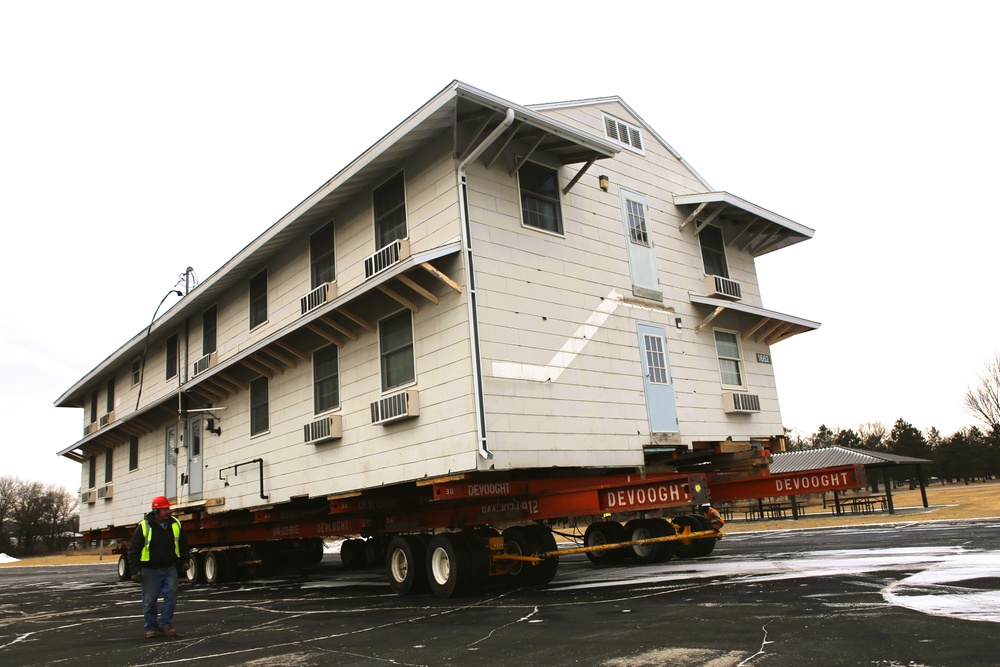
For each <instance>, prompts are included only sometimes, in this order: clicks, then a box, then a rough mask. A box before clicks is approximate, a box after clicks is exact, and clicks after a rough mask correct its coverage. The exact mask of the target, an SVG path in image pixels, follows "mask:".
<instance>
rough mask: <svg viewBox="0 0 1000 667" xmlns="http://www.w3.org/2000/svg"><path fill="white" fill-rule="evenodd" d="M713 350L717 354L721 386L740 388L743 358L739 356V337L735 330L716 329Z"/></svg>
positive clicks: (741, 385) (741, 384)
mask: <svg viewBox="0 0 1000 667" xmlns="http://www.w3.org/2000/svg"><path fill="white" fill-rule="evenodd" d="M715 350H716V352H717V353H718V355H719V373H720V374H721V375H722V386H724V387H739V388H742V387H743V359H742V357H741V356H740V337H739V336H738V335H737V334H736V333H735V332H732V331H720V330H719V329H716V330H715Z"/></svg>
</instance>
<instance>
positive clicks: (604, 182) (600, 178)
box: [597, 174, 611, 192]
mask: <svg viewBox="0 0 1000 667" xmlns="http://www.w3.org/2000/svg"><path fill="white" fill-rule="evenodd" d="M597 181H598V183H600V186H601V189H602V190H604V191H605V192H607V191H608V186H610V185H611V181H610V180H609V179H608V177H607V176H605V175H604V174H601V175H600V176H598V177H597Z"/></svg>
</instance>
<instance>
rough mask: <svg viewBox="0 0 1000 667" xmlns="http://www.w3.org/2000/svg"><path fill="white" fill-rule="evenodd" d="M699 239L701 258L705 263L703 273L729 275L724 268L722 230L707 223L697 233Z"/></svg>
mask: <svg viewBox="0 0 1000 667" xmlns="http://www.w3.org/2000/svg"><path fill="white" fill-rule="evenodd" d="M698 239H699V240H700V241H701V258H702V261H703V262H704V263H705V273H706V274H708V275H710V276H722V277H723V278H728V277H729V269H728V268H726V246H725V243H724V242H723V239H722V230H721V229H719V228H718V227H714V226H712V225H708V226H707V227H705V228H704V229H702V230H701V233H700V234H698Z"/></svg>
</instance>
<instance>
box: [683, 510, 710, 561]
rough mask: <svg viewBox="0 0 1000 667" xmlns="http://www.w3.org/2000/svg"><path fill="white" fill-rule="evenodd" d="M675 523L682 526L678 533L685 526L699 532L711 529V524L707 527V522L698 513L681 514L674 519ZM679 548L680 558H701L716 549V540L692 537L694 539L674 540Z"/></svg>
mask: <svg viewBox="0 0 1000 667" xmlns="http://www.w3.org/2000/svg"><path fill="white" fill-rule="evenodd" d="M706 521H707V520H706ZM674 525H675V526H680V527H681V528H680V529H678V531H677V532H678V533H680V532H681V530H683V527H684V526H687V527H689V528H690V529H691V532H693V533H698V532H701V531H704V530H711V529H712V528H711V524H709V527H708V528H706V527H705V524H704V523H703V522H702V517H700V516H697V515H696V514H686V515H684V516H679V517H676V518H675V519H674ZM674 544H675V545H676V550H677V557H678V558H701V557H702V556H707V555H708V554H710V553H712V550H713V549H715V540H713V539H697V540H695V539H692V540H678V541H676V542H674Z"/></svg>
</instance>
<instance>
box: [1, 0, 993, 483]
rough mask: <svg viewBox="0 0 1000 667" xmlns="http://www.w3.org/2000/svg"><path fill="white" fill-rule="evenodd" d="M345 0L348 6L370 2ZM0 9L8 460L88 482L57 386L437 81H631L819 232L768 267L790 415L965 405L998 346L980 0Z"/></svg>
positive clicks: (989, 78) (680, 130)
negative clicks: (800, 326) (809, 327)
mask: <svg viewBox="0 0 1000 667" xmlns="http://www.w3.org/2000/svg"><path fill="white" fill-rule="evenodd" d="M362 6H363V8H362ZM346 7H347V5H346V3H340V2H336V3H335V2H283V3H263V2H252V1H246V0H244V1H241V2H183V1H181V2H172V3H137V2H86V3H82V2H45V1H35V2H4V3H2V4H0V63H2V64H0V84H2V99H3V102H2V105H0V119H2V122H0V142H2V143H0V220H2V225H3V246H2V247H3V259H4V267H5V269H6V274H5V275H6V279H5V281H4V287H3V289H2V291H0V295H2V296H0V300H2V302H0V303H2V308H0V364H2V366H0V392H2V396H0V423H2V424H3V426H4V437H3V439H2V440H0V451H2V452H3V458H2V461H3V463H2V465H0V474H13V475H16V476H19V477H22V478H25V479H31V480H35V479H37V480H40V481H45V482H55V483H60V484H64V485H65V486H66V487H67V488H68V489H69V490H70V491H76V489H77V488H78V486H79V466H78V465H77V464H74V463H71V462H69V461H68V460H66V459H60V458H58V457H56V456H55V453H56V452H57V451H59V450H60V449H62V448H64V447H66V446H68V445H70V444H72V443H73V442H74V441H76V440H77V439H78V438H79V437H80V435H81V432H82V431H81V429H82V415H81V413H80V411H79V410H76V409H56V408H54V407H53V405H52V403H53V401H54V400H55V399H56V398H57V397H58V396H59V395H60V394H62V392H64V391H65V390H66V389H68V388H69V387H70V386H71V385H72V384H73V383H74V382H75V381H76V380H78V379H79V378H80V377H82V376H83V375H84V374H85V373H87V372H88V371H89V370H91V369H92V368H94V367H95V366H96V365H97V364H98V363H100V361H102V360H103V359H104V358H105V357H106V356H107V355H109V354H110V353H111V352H113V351H114V350H115V349H116V348H117V347H118V346H119V345H121V344H122V343H123V342H125V341H126V340H127V339H129V338H130V337H131V336H133V335H135V334H136V333H138V332H139V331H140V330H141V329H143V328H144V327H145V326H146V324H148V322H149V318H150V316H151V315H152V313H153V310H154V309H155V308H156V305H157V303H159V301H160V298H161V297H162V296H163V295H164V294H165V293H166V292H167V290H169V289H170V288H171V287H173V285H174V284H175V282H176V281H177V278H178V276H179V274H181V273H182V272H183V270H184V268H185V267H187V266H192V267H194V269H195V271H196V272H197V273H198V275H199V276H200V277H201V278H202V279H204V278H207V277H208V276H209V275H211V273H212V272H214V271H215V270H216V269H218V268H219V267H220V266H221V265H222V264H223V263H224V262H225V261H227V260H228V259H229V258H231V257H232V256H233V255H235V254H236V252H238V251H239V250H240V249H241V248H242V247H243V246H244V245H246V244H247V243H248V242H250V241H251V240H252V239H253V238H255V237H256V236H257V235H258V234H260V233H261V232H262V231H263V230H264V229H266V228H267V227H268V226H269V225H271V224H272V223H273V222H275V221H276V220H278V219H279V218H280V217H281V216H282V215H283V214H285V213H286V212H288V211H289V210H290V209H291V208H292V207H294V206H295V205H296V204H297V203H298V202H300V201H301V200H302V199H304V198H305V197H306V196H307V195H309V194H310V193H311V192H312V191H313V190H315V189H316V188H317V187H319V186H320V185H321V184H322V183H323V182H324V181H326V180H327V179H328V178H329V177H330V176H332V175H333V174H334V173H336V172H337V171H338V170H339V169H341V168H342V167H343V166H344V165H346V164H347V163H348V162H350V161H351V160H352V159H353V158H355V157H356V156H357V155H359V154H360V153H361V152H362V151H364V150H365V149H366V148H368V147H369V146H370V145H371V144H372V143H374V142H375V141H377V140H378V139H379V138H380V137H381V136H382V135H383V134H385V133H386V132H387V131H389V130H390V129H391V128H392V127H394V126H395V125H396V124H397V123H399V122H400V121H401V120H403V119H404V118H405V117H406V116H407V115H409V114H410V113H411V112H412V111H414V110H415V109H416V108H417V107H419V106H420V105H421V104H423V103H424V102H425V101H427V100H428V99H430V98H431V97H432V96H433V95H434V94H435V93H437V92H438V91H439V90H440V89H441V88H443V87H444V86H445V85H447V84H448V83H449V82H450V81H451V80H452V79H460V80H462V81H464V82H466V83H469V84H471V85H474V86H477V87H479V88H482V89H484V90H487V91H489V92H491V93H494V94H496V95H499V96H501V97H505V98H507V99H510V100H512V101H514V102H516V103H519V104H533V103H541V102H552V101H558V100H568V99H579V98H587V97H598V96H605V95H619V96H621V97H622V98H623V99H624V100H625V101H626V102H627V103H628V104H629V105H631V106H632V107H633V108H634V109H635V110H636V111H637V112H638V113H639V114H640V115H641V116H642V117H643V119H644V120H646V122H648V123H649V124H650V125H651V126H652V127H653V128H654V129H655V130H656V131H657V132H658V133H659V134H660V135H661V136H662V137H664V138H665V139H666V140H667V141H668V142H669V143H670V144H671V145H672V146H673V147H674V148H675V149H677V151H678V152H679V153H680V154H681V155H682V156H684V158H685V159H686V160H687V161H688V162H689V163H691V164H692V165H693V166H694V167H695V168H696V169H697V170H698V171H699V172H700V173H701V174H702V175H703V176H704V177H705V178H706V179H707V180H708V182H709V183H711V184H712V186H713V187H714V188H715V189H717V190H727V191H729V192H732V193H733V194H736V195H738V196H740V197H743V198H745V199H748V200H749V201H751V202H753V203H755V204H758V205H760V206H763V207H765V208H768V209H770V210H772V211H775V212H777V213H780V214H781V215H784V216H786V217H789V218H791V219H793V220H795V221H796V222H799V223H802V224H804V225H807V226H809V227H812V228H814V229H816V236H815V238H814V239H813V240H811V241H808V242H806V243H802V244H799V245H796V246H794V247H792V248H789V249H786V250H781V251H778V252H776V253H773V254H770V255H767V256H766V257H765V258H763V259H761V260H760V261H759V262H758V271H759V275H760V282H761V291H762V295H763V299H764V305H765V306H766V307H769V308H772V309H774V310H778V311H781V312H785V313H788V314H792V315H796V316H799V317H804V318H807V319H811V320H817V321H820V322H822V324H823V326H822V328H821V329H820V330H819V331H816V332H812V333H808V334H803V335H800V336H796V337H794V338H792V339H790V340H788V341H785V342H782V343H779V344H778V345H776V346H775V347H774V348H773V349H772V356H773V358H774V368H775V374H776V376H777V382H778V391H779V396H780V399H781V408H782V417H783V419H784V423H785V425H786V427H788V428H793V429H796V430H797V431H798V432H800V433H802V434H805V435H808V434H809V433H812V432H813V431H815V430H816V428H817V427H818V426H819V425H820V424H821V423H826V424H827V425H828V426H831V427H833V426H838V425H839V426H842V427H845V428H846V427H855V426H857V425H858V424H860V423H863V422H870V421H880V422H883V423H885V424H886V425H887V426H891V425H892V423H893V422H894V421H895V420H896V419H897V418H899V417H902V418H904V419H906V420H907V421H909V422H911V423H913V424H914V425H915V426H917V427H918V428H920V429H926V428H928V427H931V426H934V427H937V428H938V429H940V430H941V431H942V432H943V433H944V434H945V435H949V434H950V433H952V432H953V431H954V430H956V429H958V428H961V427H963V426H967V425H971V424H973V423H974V422H973V420H972V418H971V416H969V415H967V414H966V413H965V412H964V411H963V409H962V407H961V398H962V394H963V393H964V391H965V389H966V387H967V385H969V384H970V383H973V382H975V380H976V376H977V374H978V373H979V372H981V370H982V368H983V365H984V363H985V362H986V360H987V359H989V358H991V357H993V356H994V355H995V354H996V353H997V352H998V351H1000V344H998V340H997V329H998V326H997V325H998V319H1000V316H998V313H997V306H996V303H997V298H996V294H995V292H994V289H996V285H997V282H998V281H997V279H996V268H995V262H994V257H995V254H996V251H997V248H998V245H1000V244H998V241H1000V224H998V220H997V213H996V206H995V205H994V204H993V202H992V197H993V194H994V193H995V191H996V189H997V184H998V182H1000V168H998V166H997V155H1000V131H998V128H997V119H998V118H1000V108H998V107H1000V104H998V85H997V84H998V78H1000V77H998V71H997V70H998V64H1000V40H998V38H997V35H998V34H1000V3H995V2H948V3H944V2H941V3H928V2H913V1H908V2H843V1H838V2H808V3H806V2H712V3H704V2H684V3H680V2H656V3H653V2H650V3H628V2H618V3H613V4H610V5H609V4H608V3H607V2H590V1H579V0H577V1H574V2H561V3H548V2H538V1H535V2H528V3H522V2H516V1H515V2H507V3H499V4H494V3H469V2H433V1H425V2H420V3H414V2H405V3H403V2H400V3H378V2H368V3H352V6H351V7H350V8H346Z"/></svg>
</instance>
